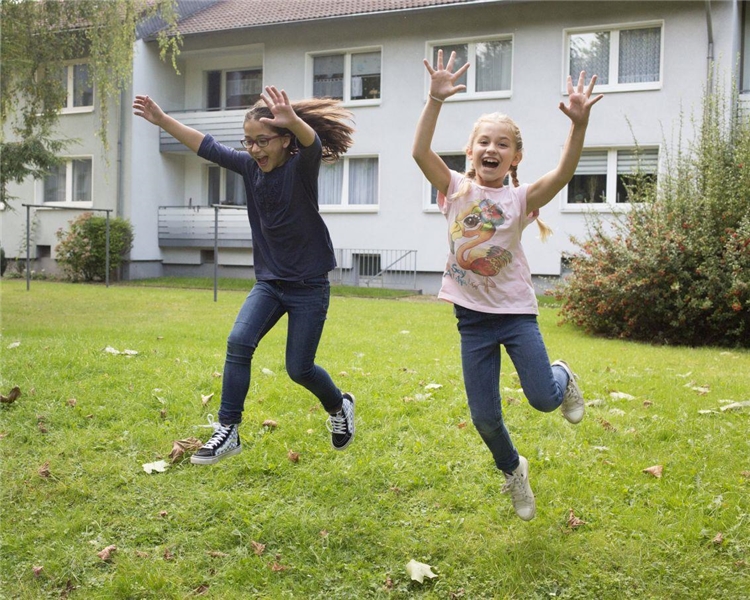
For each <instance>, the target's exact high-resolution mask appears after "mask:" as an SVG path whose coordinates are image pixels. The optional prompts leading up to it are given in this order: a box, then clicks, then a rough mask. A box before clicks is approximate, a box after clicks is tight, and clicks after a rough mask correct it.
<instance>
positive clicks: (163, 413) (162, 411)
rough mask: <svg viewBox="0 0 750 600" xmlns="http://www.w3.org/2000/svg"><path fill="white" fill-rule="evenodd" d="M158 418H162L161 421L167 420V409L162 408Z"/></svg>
mask: <svg viewBox="0 0 750 600" xmlns="http://www.w3.org/2000/svg"><path fill="white" fill-rule="evenodd" d="M159 417H160V418H162V419H166V418H167V409H166V408H162V409H161V410H160V411H159Z"/></svg>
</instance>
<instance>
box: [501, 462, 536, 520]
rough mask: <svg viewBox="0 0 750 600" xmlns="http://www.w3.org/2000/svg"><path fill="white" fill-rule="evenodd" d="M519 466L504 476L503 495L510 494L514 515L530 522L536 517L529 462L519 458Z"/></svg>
mask: <svg viewBox="0 0 750 600" xmlns="http://www.w3.org/2000/svg"><path fill="white" fill-rule="evenodd" d="M518 458H519V461H520V462H519V464H518V467H516V470H515V471H513V473H511V474H510V475H508V474H507V473H503V475H505V485H504V486H503V490H502V491H503V494H510V500H511V502H512V503H513V508H514V509H515V511H516V514H517V515H518V516H519V517H520V518H521V519H523V520H524V521H531V519H533V518H534V515H536V500H535V499H534V492H532V491H531V485H529V461H528V460H526V459H525V458H524V457H523V456H519V457H518Z"/></svg>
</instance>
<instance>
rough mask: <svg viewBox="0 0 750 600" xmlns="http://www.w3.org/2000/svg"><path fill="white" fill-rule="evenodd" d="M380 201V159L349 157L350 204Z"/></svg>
mask: <svg viewBox="0 0 750 600" xmlns="http://www.w3.org/2000/svg"><path fill="white" fill-rule="evenodd" d="M377 203H378V159H377V158H350V159H349V204H377Z"/></svg>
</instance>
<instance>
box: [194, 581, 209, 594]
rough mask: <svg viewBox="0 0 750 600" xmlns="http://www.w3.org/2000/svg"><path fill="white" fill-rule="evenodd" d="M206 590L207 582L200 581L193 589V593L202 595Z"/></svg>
mask: <svg viewBox="0 0 750 600" xmlns="http://www.w3.org/2000/svg"><path fill="white" fill-rule="evenodd" d="M207 591H208V584H207V583H202V584H200V585H199V586H198V587H197V588H195V589H194V590H193V594H195V595H196V596H202V595H203V594H205V593H206V592H207Z"/></svg>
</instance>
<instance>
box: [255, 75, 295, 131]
mask: <svg viewBox="0 0 750 600" xmlns="http://www.w3.org/2000/svg"><path fill="white" fill-rule="evenodd" d="M260 97H261V98H262V99H263V102H265V103H266V106H267V107H268V108H269V110H270V111H271V114H273V119H269V118H268V117H261V118H260V119H259V121H260V122H261V123H265V124H266V125H270V126H272V127H277V128H279V129H289V128H290V127H291V126H292V125H294V124H295V123H297V120H298V117H297V114H296V113H295V112H294V109H293V108H292V103H291V102H289V96H287V95H286V92H285V91H284V90H280V91H279V90H278V89H276V87H275V86H272V85H267V86H266V93H265V94H261V95H260Z"/></svg>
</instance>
